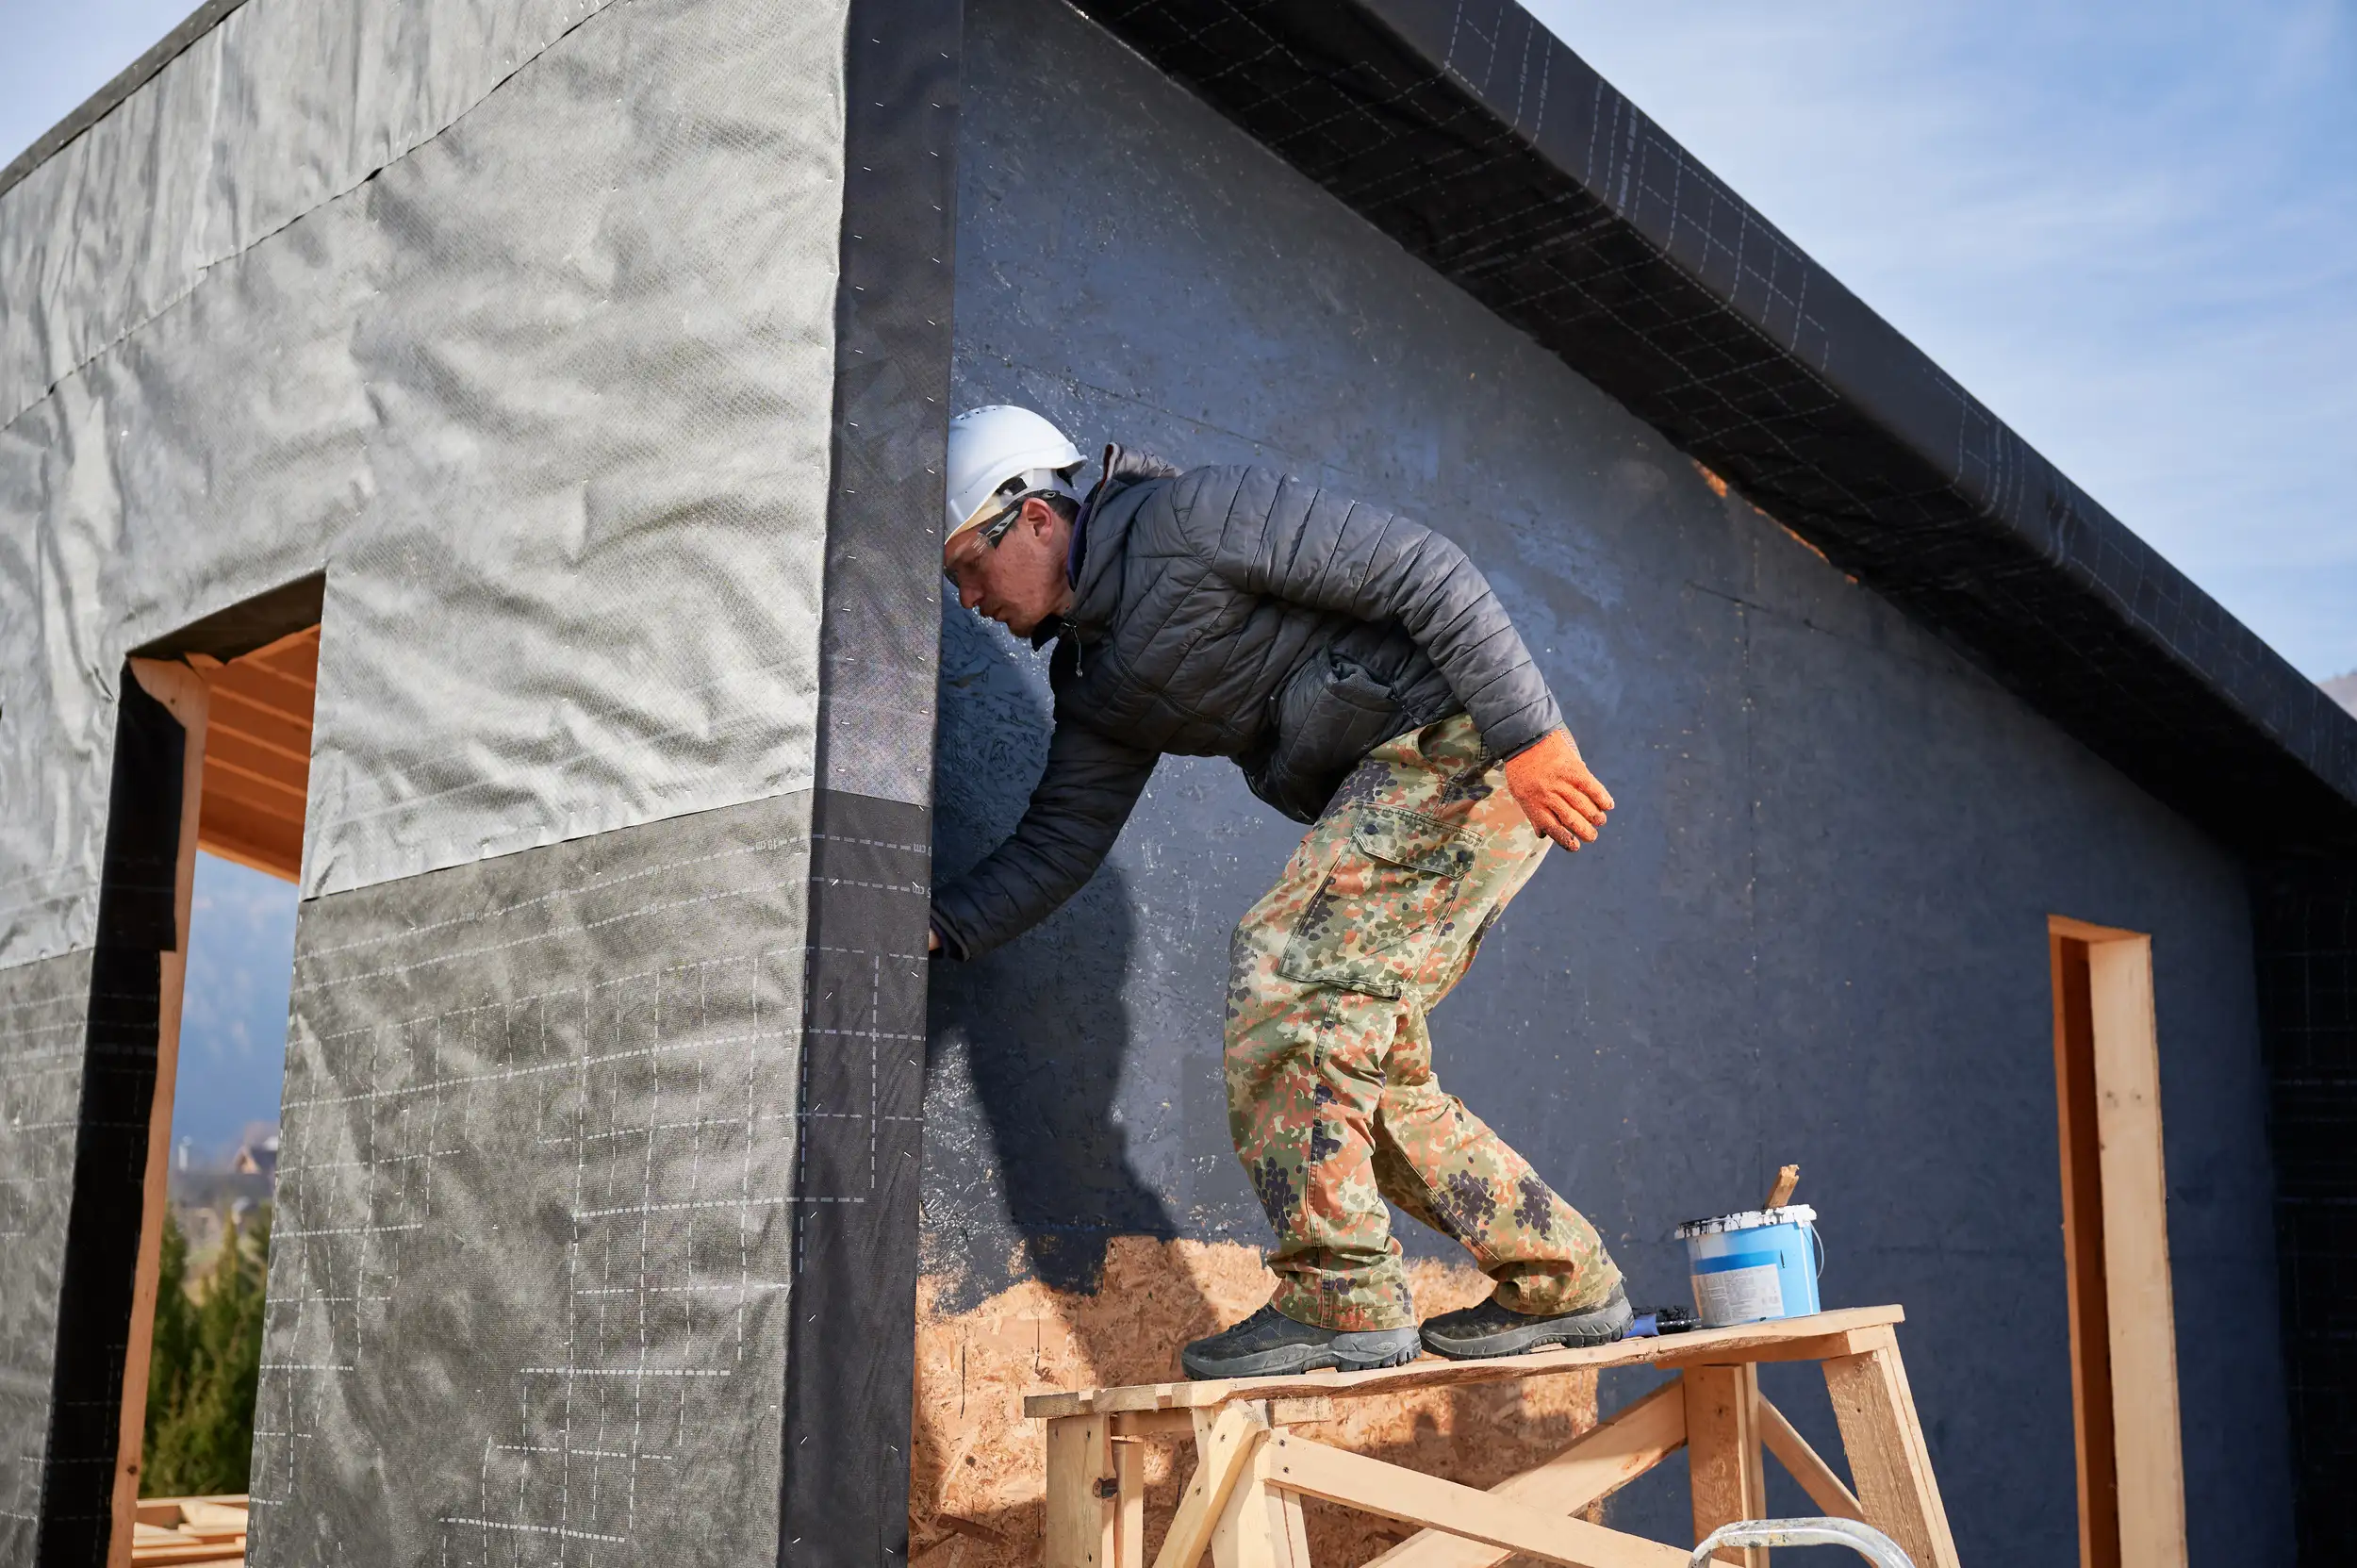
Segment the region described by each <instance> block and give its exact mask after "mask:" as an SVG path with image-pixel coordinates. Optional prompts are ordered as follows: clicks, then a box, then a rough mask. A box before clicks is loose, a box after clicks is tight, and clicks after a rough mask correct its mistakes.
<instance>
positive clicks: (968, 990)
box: [926, 598, 1209, 1370]
mask: <svg viewBox="0 0 2357 1568" xmlns="http://www.w3.org/2000/svg"><path fill="white" fill-rule="evenodd" d="M1050 723H1051V718H1050V712H1049V698H1048V692H1047V664H1046V659H1045V657H1044V656H1037V655H1033V654H1031V653H1030V652H1029V651H1027V650H1024V649H1023V648H1022V647H1021V646H1020V645H1018V644H1017V643H1015V642H1014V640H1013V639H1011V638H1010V637H1008V636H1007V635H1005V634H1004V633H1003V632H1001V631H1000V630H999V629H998V628H997V627H996V626H993V625H990V624H989V623H987V622H984V621H982V620H981V619H979V618H977V617H976V616H974V615H972V614H970V613H969V612H967V611H965V610H964V609H963V608H961V607H959V606H958V605H957V604H956V603H955V602H952V601H949V600H948V599H946V598H945V600H944V603H943V617H942V638H941V686H940V704H939V709H938V718H937V719H936V723H935V731H934V737H935V738H934V763H933V767H934V814H933V865H934V867H935V871H934V875H935V877H936V878H937V879H940V880H947V879H948V878H951V877H954V876H956V875H958V874H959V873H961V872H963V871H964V870H965V869H966V868H967V867H971V866H972V865H974V864H975V863H976V862H977V861H979V860H981V858H982V857H983V856H984V855H985V854H987V853H988V852H989V851H990V850H992V849H993V848H994V847H996V846H997V844H998V843H999V842H1000V841H1001V840H1002V839H1004V838H1005V836H1006V835H1007V834H1009V833H1011V832H1013V831H1014V825H1015V823H1016V821H1017V820H1018V819H1019V818H1020V817H1022V815H1023V808H1024V805H1025V803H1026V802H1027V801H1029V799H1030V790H1031V786H1032V784H1034V783H1036V782H1037V780H1038V778H1039V773H1040V768H1041V766H1042V765H1043V763H1044V762H1045V760H1046V757H1047V735H1048V730H1049V726H1050ZM1137 933H1138V924H1137V916H1136V911H1135V909H1134V908H1133V906H1132V902H1131V899H1130V896H1129V889H1128V887H1127V885H1126V883H1125V880H1124V878H1123V877H1122V876H1121V874H1120V873H1119V872H1118V871H1117V870H1115V869H1113V868H1112V867H1108V868H1106V869H1105V870H1103V871H1100V872H1099V873H1098V874H1097V876H1096V878H1095V879H1094V880H1093V881H1091V882H1090V883H1089V884H1088V885H1087V886H1086V887H1085V888H1083V889H1082V890H1081V892H1080V894H1079V895H1078V896H1076V897H1075V898H1074V900H1072V902H1071V903H1070V904H1068V905H1066V906H1065V908H1064V910H1063V912H1062V913H1061V914H1060V915H1058V916H1054V917H1052V918H1051V919H1050V920H1048V921H1047V923H1046V924H1045V925H1043V926H1041V927H1040V928H1038V929H1036V930H1034V931H1033V932H1031V933H1029V934H1027V935H1025V936H1024V937H1022V938H1020V939H1018V940H1017V941H1015V942H1013V943H1010V944H1009V945H1008V946H1006V947H1003V948H1001V949H998V950H997V951H996V952H993V953H989V954H986V955H984V956H983V957H981V958H980V959H977V960H975V961H973V962H970V963H964V964H960V963H955V962H937V963H936V964H935V965H934V966H933V972H932V984H931V1002H930V1010H929V1011H930V1015H929V1017H928V1020H927V1038H928V1042H929V1043H928V1061H927V1067H928V1072H929V1076H930V1077H933V1078H935V1079H938V1078H939V1077H940V1075H941V1074H942V1071H943V1068H944V1066H945V1061H944V1058H945V1056H946V1055H947V1054H948V1052H951V1051H954V1050H955V1049H956V1048H958V1046H959V1045H960V1044H962V1045H963V1046H964V1053H965V1065H966V1069H967V1072H968V1074H969V1075H970V1081H971V1083H972V1087H973V1098H974V1100H975V1102H976V1103H975V1106H974V1110H976V1111H979V1113H980V1117H979V1119H980V1121H981V1126H982V1130H983V1131H984V1132H985V1133H986V1136H985V1137H983V1138H979V1139H978V1138H974V1137H972V1136H971V1134H970V1131H968V1130H970V1129H971V1128H972V1125H973V1118H972V1117H971V1116H969V1115H961V1114H959V1113H960V1112H961V1111H962V1110H963V1109H964V1108H962V1107H957V1106H954V1105H943V1106H941V1107H939V1110H940V1111H941V1112H942V1113H943V1114H941V1115H939V1116H936V1117H934V1118H933V1124H934V1125H933V1127H932V1128H929V1130H928V1144H929V1147H928V1152H927V1157H926V1163H927V1167H928V1169H927V1177H926V1186H927V1198H928V1207H929V1209H934V1208H935V1207H936V1201H935V1200H936V1199H938V1200H939V1201H938V1208H939V1209H940V1210H946V1211H950V1212H952V1213H955V1212H958V1211H963V1213H956V1218H957V1219H958V1220H959V1221H960V1222H962V1224H963V1226H964V1228H967V1230H968V1235H969V1236H970V1241H969V1242H968V1243H967V1245H966V1247H965V1250H966V1252H967V1254H968V1256H967V1257H966V1258H965V1259H964V1263H965V1266H966V1268H967V1270H969V1271H970V1272H972V1273H973V1274H975V1275H977V1276H980V1277H981V1279H988V1278H989V1277H991V1276H994V1275H996V1274H997V1272H998V1260H997V1259H995V1258H992V1257H991V1256H989V1255H988V1254H989V1253H990V1251H991V1250H993V1243H994V1242H1000V1241H1003V1242H1006V1243H1009V1244H1012V1245H1011V1246H1008V1247H1007V1248H1006V1250H1013V1249H1014V1246H1019V1248H1020V1251H1021V1256H1022V1261H1023V1263H1024V1264H1025V1265H1027V1267H1028V1271H1029V1272H1030V1275H1031V1276H1032V1277H1033V1278H1035V1279H1038V1280H1039V1281H1040V1282H1041V1283H1043V1284H1046V1285H1048V1286H1051V1287H1052V1288H1054V1289H1056V1290H1059V1291H1064V1292H1075V1293H1082V1294H1087V1293H1093V1292H1095V1291H1096V1288H1097V1286H1098V1284H1099V1282H1100V1281H1101V1279H1102V1277H1103V1272H1104V1266H1105V1257H1106V1252H1107V1249H1108V1248H1109V1246H1111V1244H1112V1242H1113V1238H1114V1237H1116V1236H1150V1237H1153V1238H1155V1239H1157V1240H1161V1241H1167V1240H1170V1239H1173V1238H1175V1237H1177V1236H1178V1233H1179V1230H1178V1224H1177V1222H1176V1221H1175V1220H1173V1218H1172V1217H1171V1213H1170V1210H1169V1206H1168V1204H1167V1203H1166V1202H1165V1201H1164V1200H1163V1198H1162V1195H1161V1194H1159V1193H1158V1192H1156V1191H1155V1190H1154V1188H1153V1187H1152V1185H1151V1184H1149V1183H1148V1182H1147V1181H1146V1180H1145V1179H1144V1178H1143V1177H1142V1176H1141V1175H1140V1174H1139V1173H1138V1171H1137V1169H1136V1167H1135V1166H1134V1165H1133V1164H1131V1162H1130V1159H1129V1148H1128V1143H1127V1139H1126V1137H1125V1135H1124V1133H1123V1131H1122V1128H1121V1126H1120V1124H1119V1123H1118V1122H1117V1121H1116V1120H1115V1119H1114V1114H1113V1113H1114V1106H1115V1102H1116V1098H1117V1096H1118V1093H1119V1090H1120V1087H1121V1081H1122V1075H1123V1069H1124V1065H1125V1064H1127V1063H1128V1061H1129V1052H1130V1050H1131V1048H1132V1044H1133V1042H1132V1037H1131V1030H1130V1027H1129V1014H1128V1010H1127V1008H1126V1007H1125V1005H1124V1002H1123V997H1122V989H1123V983H1124V981H1125V980H1126V979H1127V977H1128V976H1129V969H1130V965H1131V961H1132V958H1133V955H1134V953H1135V950H1136V946H1137ZM935 1129H938V1136H937V1137H936V1136H935V1135H934V1130H935ZM985 1144H986V1146H987V1147H977V1146H981V1145H985ZM994 1177H995V1180H994ZM994 1187H996V1188H997V1189H998V1190H1000V1191H1001V1192H1003V1194H1004V1203H1005V1222H1006V1224H1007V1225H1008V1226H1010V1227H1012V1229H1013V1231H1014V1236H1012V1237H997V1236H994V1235H993V1234H992V1231H994V1230H996V1229H997V1215H996V1214H995V1213H993V1212H992V1211H994V1210H995V1209H996V1207H997V1205H996V1204H995V1203H994V1202H993V1201H992V1200H991V1197H990V1194H991V1189H992V1188H994ZM943 1217H944V1218H948V1217H949V1215H948V1213H945V1214H944V1216H943ZM978 1282H980V1281H978ZM1208 1312H1209V1307H1208V1304H1205V1306H1204V1312H1201V1313H1197V1314H1196V1315H1197V1316H1203V1315H1207V1314H1208ZM1086 1348H1087V1349H1088V1350H1089V1352H1090V1358H1091V1360H1092V1362H1095V1363H1096V1365H1097V1366H1098V1367H1099V1368H1102V1369H1108V1370H1110V1369H1111V1368H1112V1367H1113V1366H1115V1365H1120V1364H1124V1363H1127V1362H1131V1361H1134V1360H1135V1358H1136V1355H1137V1348H1135V1347H1129V1346H1113V1345H1106V1346H1096V1345H1089V1346H1087V1347H1086ZM1100 1350H1101V1351H1102V1352H1105V1353H1102V1354H1100V1353H1099V1352H1100Z"/></svg>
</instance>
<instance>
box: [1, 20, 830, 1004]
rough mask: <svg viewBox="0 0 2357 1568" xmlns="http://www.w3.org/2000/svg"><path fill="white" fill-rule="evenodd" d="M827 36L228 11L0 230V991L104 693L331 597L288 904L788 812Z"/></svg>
mask: <svg viewBox="0 0 2357 1568" xmlns="http://www.w3.org/2000/svg"><path fill="white" fill-rule="evenodd" d="M842 26H843V13H842V10H841V8H840V7H838V6H833V5H822V6H816V7H793V8H765V7H756V6H750V5H717V6H684V5H665V4H652V3H650V4H634V5H630V6H626V7H618V8H612V9H610V10H594V11H592V10H591V9H590V8H586V7H585V6H579V5H576V6H571V7H565V6H550V5H539V6H529V7H525V8H521V9H520V10H506V9H501V8H490V7H482V6H468V5H460V4H453V3H449V0H439V3H437V4H434V5H430V6H424V7H409V8H396V9H393V10H389V11H388V10H386V9H385V8H373V7H368V6H363V5H358V4H349V5H338V6H332V7H326V8H320V7H305V6H299V5H294V4H292V3H290V0H289V3H281V0H254V3H252V4H250V5H248V6H246V7H245V8H242V9H240V10H239V11H237V12H236V13H234V14H233V15H232V16H230V17H229V18H228V19H227V21H225V22H224V23H223V25H221V26H220V27H218V28H216V29H215V30H214V31H213V32H212V33H209V34H207V35H206V37H205V38H204V39H203V40H201V41H200V42H199V43H198V44H197V45H196V46H195V47H192V48H191V49H190V51H189V52H188V53H187V54H186V55H184V56H183V57H182V58H180V59H178V60H176V61H175V62H173V65H171V66H169V67H167V68H166V69H165V70H164V71H163V72H162V73H161V74H159V75H157V77H156V79H155V80H154V81H153V82H151V83H150V84H148V86H147V87H146V88H144V89H142V90H141V91H140V92H138V93H136V94H135V95H134V96H133V97H132V99H131V100H130V101H129V102H127V103H125V104H124V105H123V106H122V107H120V108H119V109H118V110H117V111H116V112H115V113H114V114H113V115H111V116H109V117H108V118H107V120H105V121H103V122H102V123H101V124H98V125H97V126H96V127H94V128H93V129H92V130H91V131H90V132H89V133H87V134H86V135H85V136H83V137H82V138H81V139H80V140H76V141H74V142H73V143H72V144H70V145H69V146H68V147H67V148H66V149H65V150H64V151H63V152H61V153H59V154H58V155H57V156H56V157H53V158H52V159H50V160H49V161H48V162H47V163H44V164H42V165H41V166H40V167H39V168H37V169H35V170H34V171H33V172H32V173H31V174H30V175H28V176H27V177H26V178H25V179H24V180H23V181H22V182H21V183H20V184H18V185H17V186H15V187H14V188H12V189H11V190H8V191H7V192H6V193H5V194H0V419H4V420H5V422H4V423H0V722H4V723H5V725H6V729H5V731H0V737H5V740H6V744H0V797H4V798H6V799H7V800H8V801H9V802H10V805H9V809H8V811H7V812H6V813H0V966H5V965H8V964H14V963H22V962H25V961H27V960H30V959H35V958H41V957H46V956H50V955H52V954H56V953H60V952H65V951H70V950H73V949H75V948H77V947H81V946H85V945H87V943H88V941H89V938H90V932H91V921H92V919H93V917H94V907H95V904H94V900H95V897H96V890H97V883H98V853H99V844H100V841H101V838H102V836H103V826H104V817H105V803H104V802H105V781H106V759H107V754H108V751H109V745H110V737H111V725H112V717H111V716H112V713H113V707H114V700H115V696H116V693H115V692H114V690H113V685H114V682H115V680H116V679H117V671H118V670H119V669H120V668H121V664H122V655H123V653H124V652H125V651H126V650H128V649H131V648H135V647H138V646H139V645H140V644H141V643H142V642H144V641H146V640H147V639H149V638H151V637H154V636H156V635H160V634H163V633H166V632H169V631H172V630H173V629H174V628H176V627H178V626H181V625H184V624H186V623H187V622H188V621H190V620H191V619H196V618H197V617H198V616H201V615H204V614H206V613H208V612H210V611H213V610H217V609H220V608H222V607H223V606H225V605H228V604H232V603H235V602H239V601H240V600H243V599H246V598H248V597H251V596H252V595H254V594H255V593H258V592H261V591H263V590H266V589H268V588H271V587H273V586H277V585H279V584H281V583H285V582H288V581H290V580H292V579H294V578H298V577H302V576H305V575H307V574H309V573H311V572H315V571H318V570H319V569H321V568H322V567H324V568H325V569H326V571H327V604H328V607H327V614H326V621H327V625H328V627H329V628H330V630H329V631H328V633H327V635H326V636H325V639H324V645H323V648H322V651H321V665H320V686H319V699H318V711H317V732H316V738H315V747H316V750H315V755H314V758H313V764H312V773H311V792H310V807H309V810H310V816H309V820H308V822H307V824H306V830H305V867H304V876H303V886H304V891H305V893H306V894H310V895H317V894H321V893H327V892H333V891H336V890H338V889H345V888H352V887H358V886H365V885H368V884H371V883H377V882H381V881H384V880H386V879H388V878H392V877H399V876H406V875H410V874H413V873H416V872H420V871H424V870H429V869H433V868H436V867H448V866H456V865H464V864H466V863H468V862H470V861H472V860H475V859H479V858H481V857H483V856H485V855H487V854H496V853H501V852H504V851H508V850H518V849H522V848H525V847H528V846H532V845H537V844H548V843H553V842H557V841H560V840H562V839H565V838H569V837H577V836H581V835H583V834H592V833H598V832H603V831H606V830H609V829H613V828H618V827H624V826H628V825H631V824H633V823H637V822H646V821H652V820H657V819H660V818H662V817H669V816H674V815H677V814H680V813H683V812H689V811H697V810H702V809H706V808H709V807H713V806H719V805H727V804H733V803H736V802H739V801H750V800H758V799H761V798H762V797H764V796H766V795H771V794H775V793H777V792H779V791H782V790H788V789H797V788H804V787H808V786H809V784H811V781H812V772H811V769H812V759H811V736H812V732H813V724H814V713H815V705H816V685H817V681H816V626H817V608H818V592H819V578H820V561H821V531H822V526H823V517H824V503H825V502H824V498H825V493H826V485H827V465H828V448H827V438H828V421H829V414H830V407H831V399H832V372H833V351H834V342H833V313H834V297H835V276H836V254H835V253H836V234H837V218H838V214H839V212H840V204H841V153H842V148H841V138H842V125H843V115H842V102H841V99H842V88H841V79H840V78H841V74H842V53H843V44H842ZM337 61H342V62H343V63H344V67H345V69H344V70H342V71H341V72H340V73H336V72H330V73H329V74H326V75H324V76H322V75H321V72H323V71H325V70H326V68H327V67H328V66H329V65H331V64H333V62H337ZM306 82H309V83H317V84H319V85H318V87H317V89H316V90H315V91H289V90H288V84H289V83H294V84H303V83H306ZM330 83H332V84H333V87H332V89H331V87H330V86H329V85H328V84H330Z"/></svg>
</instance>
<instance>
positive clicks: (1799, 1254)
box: [1676, 1203, 1824, 1329]
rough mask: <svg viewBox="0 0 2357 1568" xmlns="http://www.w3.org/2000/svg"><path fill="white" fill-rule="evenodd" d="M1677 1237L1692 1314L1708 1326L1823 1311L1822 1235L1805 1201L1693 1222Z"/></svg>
mask: <svg viewBox="0 0 2357 1568" xmlns="http://www.w3.org/2000/svg"><path fill="white" fill-rule="evenodd" d="M1676 1234H1677V1236H1678V1239H1679V1240H1681V1241H1683V1242H1685V1243H1686V1271H1687V1274H1688V1275H1689V1277H1690V1278H1691V1279H1692V1280H1693V1284H1694V1312H1695V1314H1696V1315H1697V1316H1699V1317H1700V1318H1701V1319H1702V1320H1703V1327H1704V1328H1706V1329H1724V1328H1727V1327H1729V1326H1730V1325H1733V1324H1737V1323H1759V1322H1762V1321H1764V1320H1766V1319H1768V1318H1772V1317H1805V1316H1806V1315H1807V1314H1809V1313H1810V1312H1816V1311H1817V1310H1818V1302H1817V1277H1818V1275H1820V1274H1821V1273H1823V1272H1824V1246H1823V1244H1822V1243H1821V1242H1820V1241H1819V1240H1818V1238H1817V1211H1816V1210H1814V1209H1812V1208H1810V1207H1809V1206H1808V1205H1807V1204H1805V1203H1792V1204H1788V1205H1786V1206H1785V1207H1784V1208H1781V1209H1750V1210H1746V1211H1745V1212H1744V1213H1739V1214H1722V1215H1721V1216H1719V1217H1718V1218H1717V1219H1692V1220H1688V1221H1687V1222H1686V1223H1685V1224H1684V1225H1681V1226H1679V1227H1678V1228H1677V1231H1676Z"/></svg>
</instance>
